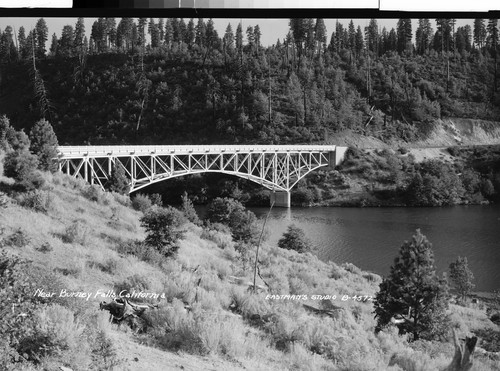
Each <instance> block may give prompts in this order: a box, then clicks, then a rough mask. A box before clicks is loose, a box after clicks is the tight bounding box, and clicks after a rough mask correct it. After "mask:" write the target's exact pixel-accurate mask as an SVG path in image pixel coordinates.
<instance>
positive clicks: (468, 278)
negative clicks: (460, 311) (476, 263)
mask: <svg viewBox="0 0 500 371" xmlns="http://www.w3.org/2000/svg"><path fill="white" fill-rule="evenodd" d="M449 268H450V278H451V282H452V283H453V286H454V287H455V290H456V291H457V293H458V294H459V295H460V297H461V299H462V301H464V302H465V300H466V299H467V296H468V295H470V293H471V291H472V289H473V288H474V286H475V285H474V284H473V283H472V281H473V280H474V274H473V273H472V271H471V270H470V269H469V264H468V261H467V257H465V256H464V257H462V256H459V257H458V258H457V260H455V261H454V262H453V263H451V264H450V267H449Z"/></svg>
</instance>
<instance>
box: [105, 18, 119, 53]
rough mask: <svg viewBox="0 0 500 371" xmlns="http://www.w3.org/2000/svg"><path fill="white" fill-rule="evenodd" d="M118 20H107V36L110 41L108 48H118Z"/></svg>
mask: <svg viewBox="0 0 500 371" xmlns="http://www.w3.org/2000/svg"><path fill="white" fill-rule="evenodd" d="M116 33H117V30H116V20H115V19H114V18H106V36H107V39H108V45H107V47H108V48H113V47H115V46H116Z"/></svg>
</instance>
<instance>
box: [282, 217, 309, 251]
mask: <svg viewBox="0 0 500 371" xmlns="http://www.w3.org/2000/svg"><path fill="white" fill-rule="evenodd" d="M278 246H279V247H280V248H282V249H287V250H294V251H297V252H299V253H305V252H308V251H310V250H311V242H310V241H309V240H308V239H307V238H306V235H305V233H304V231H303V230H302V229H301V228H299V227H297V226H296V225H295V224H291V225H289V226H288V228H287V230H286V232H285V233H284V234H283V237H281V239H280V240H279V241H278Z"/></svg>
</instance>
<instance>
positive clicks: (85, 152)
mask: <svg viewBox="0 0 500 371" xmlns="http://www.w3.org/2000/svg"><path fill="white" fill-rule="evenodd" d="M335 149H336V146H335V145H268V146H263V145H202V146H200V145H172V146H170V145H161V146H59V147H58V155H59V158H78V157H82V156H90V157H107V156H131V155H136V156H141V155H144V156H146V155H151V154H176V155H184V154H186V155H188V154H205V153H213V154H217V153H236V152H253V153H286V152H333V151H335Z"/></svg>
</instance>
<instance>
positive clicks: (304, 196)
mask: <svg viewBox="0 0 500 371" xmlns="http://www.w3.org/2000/svg"><path fill="white" fill-rule="evenodd" d="M292 199H293V203H294V204H297V205H306V206H308V205H310V204H311V203H313V202H314V192H313V190H312V189H310V188H298V189H297V190H296V191H295V192H293V193H292Z"/></svg>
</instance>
